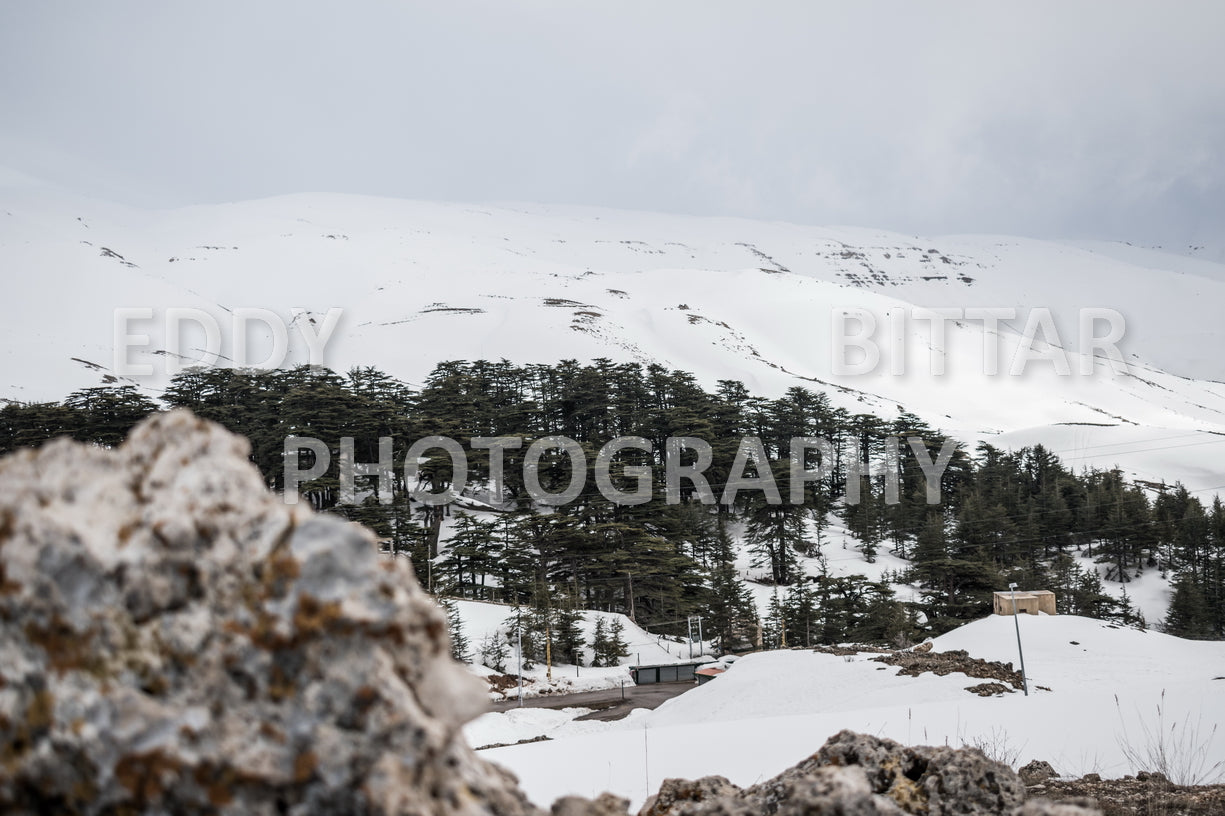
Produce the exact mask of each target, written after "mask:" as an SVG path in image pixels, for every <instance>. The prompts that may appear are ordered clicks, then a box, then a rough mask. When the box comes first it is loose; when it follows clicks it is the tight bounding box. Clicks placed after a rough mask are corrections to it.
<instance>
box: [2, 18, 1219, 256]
mask: <svg viewBox="0 0 1225 816" xmlns="http://www.w3.org/2000/svg"><path fill="white" fill-rule="evenodd" d="M1223 43H1225V3H1220V2H1217V0H1208V1H1206V2H1180V3H1155V2H1129V1H1121V0H1108V1H1107V0H1102V2H1086V3H1075V2H1067V0H1060V2H1050V3H1043V2H1032V1H1031V0H1025V2H1017V3H1012V4H1007V5H1005V4H998V3H986V2H964V3H935V2H924V3H919V2H896V3H850V2H846V3H838V4H834V3H817V2H791V3H781V2H780V3H749V2H741V3H735V4H733V3H722V2H710V0H702V2H671V3H669V2H658V0H652V2H627V1H626V0H605V2H599V3H594V2H575V1H574V0H567V2H503V1H502V0H499V1H498V2H487V3H465V2H446V3H442V2H439V3H429V4H426V3H409V2H386V3H368V2H346V3H334V4H324V3H320V2H314V0H294V1H293V2H246V0H244V2H217V1H216V0H210V2H199V1H198V0H193V2H190V3H185V2H184V3H178V2H175V3H167V2H156V1H155V0H148V2H127V1H126V0H108V2H104V3H99V2H94V0H80V1H79V2H58V1H57V0H39V1H38V2H26V3H18V2H4V3H2V4H0V111H2V112H3V113H2V114H0V164H2V165H7V166H9V167H11V168H13V169H17V170H20V171H23V172H26V173H29V174H32V175H35V176H39V177H42V178H45V179H49V180H52V181H55V182H58V183H62V184H65V185H67V186H70V187H73V188H75V189H78V190H81V191H83V192H87V193H90V194H94V195H102V196H106V197H109V198H112V199H118V200H122V201H126V202H128V203H135V204H141V205H154V206H164V205H182V204H195V203H211V202H220V201H229V200H238V199H246V198H254V197H260V196H267V195H275V194H280V193H289V192H305V191H328V192H351V193H369V194H376V195H387V196H397V197H405V198H421V199H445V200H470V201H505V200H516V201H535V202H542V203H577V204H594V205H604V206H613V207H624V208H630V209H646V210H663V211H669V212H683V213H695V214H723V215H741V216H747V217H753V218H768V219H780V220H787V221H795V222H800V223H813V224H854V225H862V226H873V227H884V228H889V229H895V230H900V231H904V232H920V233H926V234H934V233H950V232H1004V233H1014V234H1023V235H1032V236H1037V237H1101V238H1117V239H1126V240H1133V241H1136V242H1147V243H1165V244H1166V245H1167V246H1172V245H1174V244H1176V243H1177V242H1180V241H1181V242H1185V241H1189V240H1201V241H1203V240H1206V241H1208V242H1209V243H1216V244H1220V243H1225V241H1223V240H1222V232H1223V227H1222V225H1225V160H1223V156H1222V154H1223V152H1225V57H1223V56H1222V54H1225V46H1223V45H1222V44H1223Z"/></svg>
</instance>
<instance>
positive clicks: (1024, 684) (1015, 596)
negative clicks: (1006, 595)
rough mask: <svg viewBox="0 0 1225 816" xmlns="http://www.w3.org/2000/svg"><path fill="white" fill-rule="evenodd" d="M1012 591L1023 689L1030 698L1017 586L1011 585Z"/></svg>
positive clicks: (1009, 586) (1013, 620) (1013, 615)
mask: <svg viewBox="0 0 1225 816" xmlns="http://www.w3.org/2000/svg"><path fill="white" fill-rule="evenodd" d="M1008 588H1009V589H1010V590H1012V622H1013V623H1014V624H1015V625H1016V627H1017V654H1018V655H1020V656H1021V688H1022V690H1024V692H1025V696H1026V697H1028V696H1029V681H1028V680H1026V679H1025V652H1024V651H1022V650H1021V622H1020V621H1019V620H1017V585H1016V584H1009V585H1008Z"/></svg>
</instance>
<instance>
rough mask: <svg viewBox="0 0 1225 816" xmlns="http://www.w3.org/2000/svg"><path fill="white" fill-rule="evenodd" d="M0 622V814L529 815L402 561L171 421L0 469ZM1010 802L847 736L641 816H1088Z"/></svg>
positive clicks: (961, 759)
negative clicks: (467, 730)
mask: <svg viewBox="0 0 1225 816" xmlns="http://www.w3.org/2000/svg"><path fill="white" fill-rule="evenodd" d="M0 624H2V625H0V811H2V812H5V813H39V814H41V813H62V814H134V813H145V814H167V813H169V814H187V813H232V814H333V813H335V814H369V815H370V816H377V815H380V814H440V815H441V814H447V815H448V816H450V815H451V814H457V815H458V814H496V815H497V816H520V814H523V815H524V816H526V815H527V814H531V816H538V814H541V811H539V810H538V809H537V808H535V807H534V806H532V805H531V804H530V803H528V802H527V800H526V798H525V797H524V795H523V794H522V792H521V791H520V790H519V789H518V787H517V784H516V782H515V780H514V778H513V777H512V776H511V775H510V774H509V773H507V772H505V771H502V770H501V769H499V768H497V767H496V766H494V765H491V764H489V763H486V762H484V761H483V760H481V759H480V758H478V757H477V756H476V755H475V754H474V753H473V752H472V751H471V750H470V749H469V748H468V746H467V745H465V744H464V742H463V738H462V736H461V734H460V726H461V725H463V723H465V722H467V721H468V720H470V719H471V718H472V717H474V716H476V715H477V714H479V713H481V712H482V711H483V710H484V708H485V706H486V705H487V702H486V700H485V694H484V691H483V688H482V685H481V684H480V682H479V681H478V680H476V679H475V678H474V677H473V676H472V675H470V674H469V673H468V672H467V671H466V670H465V669H464V668H463V667H462V666H460V665H459V664H457V663H455V662H454V661H452V660H451V658H450V645H449V643H448V639H447V631H446V625H445V621H444V619H443V615H442V613H441V612H440V610H439V609H438V608H437V607H436V606H435V605H434V603H433V602H432V601H431V600H430V599H429V598H428V597H427V596H426V595H425V593H424V592H422V590H421V589H420V588H419V587H418V585H417V583H416V581H415V580H414V579H413V577H412V573H411V570H410V568H409V567H408V566H407V564H406V563H405V562H403V561H400V560H391V559H388V558H386V557H383V556H380V555H379V554H378V552H377V548H376V547H375V544H374V541H373V540H372V538H371V537H370V536H369V535H368V534H366V533H365V532H363V531H362V530H361V528H358V527H356V526H354V525H350V524H348V523H345V522H343V521H341V520H339V519H336V518H330V517H326V516H318V515H314V514H313V513H311V512H310V511H309V510H306V509H304V508H293V507H289V506H287V505H285V504H283V503H282V502H281V500H280V499H279V498H278V497H276V496H274V495H272V494H270V493H268V492H267V491H266V490H265V489H264V486H263V484H262V481H261V479H260V476H259V474H258V473H257V471H256V470H255V468H254V467H252V466H251V465H250V464H249V463H248V461H247V445H246V442H245V441H243V440H242V439H240V438H238V437H235V436H233V435H231V434H229V433H227V432H226V431H225V430H223V429H221V428H220V427H218V426H216V425H213V424H211V423H207V422H203V421H201V420H198V419H196V418H195V417H193V416H192V415H191V414H189V413H187V412H182V411H176V412H172V413H169V414H164V415H160V416H156V417H153V418H151V419H149V420H147V421H146V422H144V423H142V424H141V425H139V426H138V427H137V428H136V429H135V430H134V431H133V433H132V435H131V437H130V438H129V439H128V441H127V442H126V443H125V444H124V445H123V446H122V447H121V448H119V449H118V450H114V451H109V450H102V449H99V448H95V447H90V446H85V445H80V444H77V443H74V442H71V441H67V440H59V441H56V442H53V443H51V444H49V445H47V446H45V447H44V448H42V449H41V450H38V451H22V452H19V453H17V454H14V455H12V456H10V457H8V458H6V459H4V460H2V461H0ZM1024 795H1025V790H1024V787H1023V786H1022V785H1021V783H1020V780H1019V779H1018V777H1017V775H1016V774H1015V773H1014V772H1013V771H1012V770H1011V769H1009V768H1007V767H1006V766H1004V765H1000V764H998V763H994V762H991V761H990V760H988V759H987V758H986V757H984V756H983V755H982V754H980V753H978V752H977V751H974V750H960V751H958V750H952V749H949V748H904V747H902V746H900V745H898V744H896V743H892V742H890V741H888V740H880V739H876V738H874V737H867V736H863V735H857V734H852V733H850V732H843V733H842V734H839V735H837V736H836V737H834V738H832V739H831V740H830V741H829V742H827V743H826V744H825V746H824V747H823V748H822V749H821V750H820V751H819V752H818V753H817V754H815V755H814V756H813V757H811V758H809V759H808V760H806V761H804V762H803V763H801V764H800V765H798V766H796V767H795V768H792V769H790V770H788V771H785V772H784V773H782V774H780V775H779V776H778V777H776V778H774V779H772V780H770V781H768V782H764V783H762V784H760V785H756V786H754V787H752V788H748V789H746V790H742V789H740V788H738V787H736V786H735V785H732V784H731V783H729V782H727V781H726V780H724V779H721V778H718V777H709V778H707V779H703V780H698V781H696V782H684V781H680V780H668V781H667V782H666V783H665V784H664V786H663V788H662V789H661V791H660V792H659V794H657V795H656V796H654V797H652V798H651V799H650V800H649V801H648V802H647V804H646V805H645V806H644V808H643V811H642V813H643V814H647V815H649V816H665V814H671V815H672V816H701V815H705V814H710V815H712V816H713V815H714V814H721V815H723V816H736V815H739V814H743V815H744V816H750V814H779V816H788V815H789V814H796V816H799V814H840V815H841V816H890V815H893V814H900V813H912V814H920V813H921V814H928V815H929V816H942V814H943V815H945V816H953V815H954V814H1008V813H1017V814H1024V816H1080V814H1085V813H1089V812H1090V811H1086V810H1081V809H1080V808H1076V807H1066V806H1053V805H1049V804H1048V803H1044V802H1028V803H1024V805H1023V804H1022V802H1023V799H1024ZM626 804H627V803H626V802H625V801H624V800H622V799H618V798H616V797H613V796H608V795H605V796H602V797H600V798H599V799H597V800H595V801H589V800H586V799H582V798H577V797H568V798H565V799H562V800H560V801H559V802H557V803H556V804H555V805H554V808H553V811H554V813H556V814H557V815H558V816H617V814H621V813H624V812H625V809H626Z"/></svg>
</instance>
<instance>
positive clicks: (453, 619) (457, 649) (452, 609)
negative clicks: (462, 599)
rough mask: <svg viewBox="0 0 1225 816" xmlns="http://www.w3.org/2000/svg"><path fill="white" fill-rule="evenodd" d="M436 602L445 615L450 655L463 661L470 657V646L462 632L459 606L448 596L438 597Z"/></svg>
mask: <svg viewBox="0 0 1225 816" xmlns="http://www.w3.org/2000/svg"><path fill="white" fill-rule="evenodd" d="M438 603H439V604H440V605H441V606H442V609H443V611H444V612H445V613H446V616H447V633H448V634H450V636H451V657H453V658H455V659H456V660H459V661H465V660H467V659H468V658H469V657H471V655H470V654H469V653H470V652H471V646H470V644H469V643H468V637H467V636H466V635H465V634H464V626H463V623H464V622H463V619H462V618H460V615H459V607H458V606H457V605H456V603H455V601H453V600H452V599H450V598H439V599H438Z"/></svg>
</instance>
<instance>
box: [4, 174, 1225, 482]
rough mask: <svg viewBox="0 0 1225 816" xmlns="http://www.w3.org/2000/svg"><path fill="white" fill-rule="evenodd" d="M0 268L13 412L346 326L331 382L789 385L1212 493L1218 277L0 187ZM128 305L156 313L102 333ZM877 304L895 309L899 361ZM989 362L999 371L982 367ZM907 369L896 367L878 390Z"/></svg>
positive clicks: (1117, 259) (1186, 270)
mask: <svg viewBox="0 0 1225 816" xmlns="http://www.w3.org/2000/svg"><path fill="white" fill-rule="evenodd" d="M0 269H3V270H4V281H5V294H6V297H5V301H4V302H5V307H6V308H5V320H4V322H3V326H2V327H0V336H2V337H3V344H2V346H0V348H2V349H3V356H2V357H0V398H4V399H12V400H21V401H38V400H51V399H60V398H62V397H64V396H65V395H66V394H67V393H68V392H69V391H71V390H73V389H76V388H79V387H83V386H88V385H95V384H98V383H99V381H102V380H109V379H111V378H113V377H116V376H119V379H121V380H122V379H124V377H123V376H122V375H120V373H119V372H116V371H115V366H116V363H115V360H116V347H117V340H116V337H117V334H120V335H122V334H127V335H131V337H129V339H128V340H126V341H120V342H121V343H123V344H125V345H128V346H130V348H128V349H127V351H126V352H125V354H126V358H127V362H128V363H130V364H131V365H133V366H140V365H149V366H150V367H151V368H152V370H153V373H152V374H151V375H148V376H143V375H142V376H130V377H128V378H129V379H131V380H132V381H134V382H136V383H137V384H138V385H140V386H141V387H142V388H146V389H148V390H149V391H150V393H156V392H157V391H158V390H159V389H160V387H161V386H162V385H163V384H164V383H165V382H166V379H167V373H168V367H169V365H170V364H171V363H172V362H173V360H172V355H171V354H170V353H169V352H173V351H174V348H173V345H172V342H171V341H172V339H173V338H172V337H169V336H168V335H169V334H177V335H180V336H181V337H182V342H181V344H180V346H181V347H180V348H179V354H180V355H181V357H182V358H183V362H191V361H193V360H200V359H202V358H203V359H207V358H204V357H203V355H202V352H201V349H203V348H204V347H205V346H206V345H207V341H208V338H206V337H205V335H204V333H203V332H202V331H201V330H199V328H198V327H197V326H195V325H194V324H192V323H190V322H188V323H185V324H183V326H184V327H183V328H182V329H181V331H179V332H168V331H167V330H168V325H167V320H166V318H167V310H168V309H176V308H177V309H198V310H203V311H204V312H206V313H207V314H208V315H210V316H211V317H212V319H213V320H215V321H216V325H217V327H218V336H217V338H215V341H216V344H217V349H218V350H219V351H220V361H221V363H222V364H225V363H226V361H228V360H233V359H234V355H235V348H234V342H235V337H236V335H237V334H238V332H237V331H236V329H235V324H234V318H235V315H236V314H241V311H240V310H242V309H260V310H267V311H266V312H265V313H264V314H265V316H267V315H268V314H269V313H271V314H272V315H274V316H275V317H276V318H277V322H280V321H283V322H284V323H285V324H286V325H289V324H291V323H294V324H295V325H290V327H289V329H288V331H287V338H288V353H287V354H286V356H285V358H284V362H285V363H286V364H289V363H294V362H304V361H306V359H307V358H308V355H307V351H308V348H307V346H306V344H305V343H304V341H303V340H302V336H301V335H300V333H299V331H298V330H297V327H302V328H308V327H309V328H310V330H311V331H314V332H319V331H321V330H322V327H324V326H325V325H326V315H327V314H328V312H329V310H333V309H341V310H343V311H342V312H341V314H340V318H339V322H338V323H337V324H336V327H335V331H334V333H333V334H332V335H331V337H330V339H329V340H328V341H327V343H326V347H325V353H324V355H323V358H322V362H323V363H324V364H326V365H328V366H329V367H332V368H334V369H337V370H342V371H343V370H344V369H346V368H348V367H350V366H353V365H373V366H376V367H379V368H381V369H383V370H385V371H387V372H388V373H390V374H392V375H394V376H397V377H399V378H401V379H404V380H406V381H409V382H420V381H421V379H422V378H423V377H424V376H425V374H427V373H428V372H429V370H430V369H431V368H432V367H433V366H434V364H435V363H437V362H438V361H441V360H452V359H477V358H489V359H498V358H507V359H510V360H513V361H517V362H536V361H555V360H557V359H560V358H575V359H580V360H584V359H591V358H597V357H608V358H612V359H613V360H618V361H620V360H639V361H655V362H659V363H662V364H664V365H667V366H670V367H674V368H679V369H684V370H688V371H692V372H694V373H695V374H696V375H697V376H698V377H699V379H700V380H702V382H703V383H704V384H707V385H713V384H714V382H715V381H717V380H719V379H739V380H742V381H744V382H745V383H746V385H747V386H748V387H749V388H750V390H752V391H754V392H756V393H759V394H761V395H764V396H772V395H778V394H780V393H781V392H782V391H783V390H785V389H786V388H787V387H790V386H792V385H804V386H807V387H809V388H813V389H816V390H821V391H824V392H826V393H827V394H829V396H830V398H831V400H832V401H833V402H834V403H835V404H836V405H842V406H844V407H846V408H848V409H849V410H852V411H856V412H870V413H876V414H880V415H883V416H892V415H896V413H897V412H898V410H899V408H905V409H906V410H909V411H912V412H913V413H916V414H918V415H919V416H920V417H922V418H923V419H925V420H926V421H927V422H928V423H929V424H931V425H933V426H937V427H940V428H942V429H944V430H945V431H947V432H949V433H951V434H953V435H955V436H957V437H959V438H961V439H963V440H965V441H966V442H968V443H971V444H972V443H973V442H975V441H977V440H980V439H986V440H989V441H991V442H993V443H994V444H997V445H1001V446H1010V445H1022V444H1032V443H1035V442H1042V443H1044V444H1046V445H1047V446H1048V447H1049V448H1051V449H1053V450H1054V451H1056V452H1057V453H1059V454H1060V455H1061V456H1062V457H1063V458H1064V459H1065V461H1067V462H1068V463H1069V464H1070V465H1072V466H1073V467H1077V468H1079V467H1081V466H1085V465H1095V466H1099V467H1110V466H1113V465H1116V464H1117V465H1119V466H1120V467H1122V468H1123V469H1124V471H1125V472H1127V473H1128V474H1129V475H1130V476H1132V477H1134V478H1139V479H1145V480H1150V481H1163V480H1164V481H1166V482H1172V481H1174V480H1181V481H1183V482H1184V483H1185V484H1187V486H1188V487H1189V488H1191V489H1194V490H1201V491H1208V490H1210V489H1213V488H1218V487H1221V486H1222V485H1225V475H1223V474H1222V471H1221V469H1220V467H1219V466H1218V464H1217V463H1218V462H1219V460H1220V456H1221V454H1222V453H1223V452H1225V384H1223V383H1222V382H1221V381H1222V380H1225V363H1222V362H1221V360H1220V358H1219V357H1218V356H1217V350H1218V349H1219V348H1220V347H1221V340H1222V339H1223V337H1225V329H1222V326H1221V323H1220V321H1219V320H1218V318H1217V314H1216V313H1217V310H1218V309H1219V307H1220V304H1222V303H1225V265H1222V264H1216V263H1210V262H1207V261H1204V260H1197V259H1194V258H1190V257H1184V256H1178V255H1171V254H1165V253H1161V252H1158V251H1154V250H1147V249H1141V248H1135V247H1131V246H1127V245H1114V244H1109V245H1107V244H1098V243H1079V244H1073V243H1067V242H1044V241H1036V240H1030V239H1023V238H1009V237H999V236H944V237H916V236H906V235H898V234H890V233H885V232H878V231H872V230H864V229H852V228H818V227H806V226H797V225H792V224H783V223H766V222H754V221H745V220H734V219H719V218H693V217H682V216H674V215H661V214H653V213H640V212H620V211H611V210H598V209H589V208H578V207H565V208H563V207H543V206H527V205H522V206H521V205H508V206H496V207H495V206H489V205H465V204H438V203H425V202H416V201H400V200H388V199H377V198H367V197H357V196H343V195H324V194H309V195H294V196H284V197H278V198H272V199H266V200H259V201H250V202H242V203H234V204H226V205H217V206H206V207H192V208H186V209H178V210H170V211H145V210H136V209H131V208H127V207H123V206H118V205H113V204H109V203H105V202H99V201H95V200H89V199H84V198H80V197H77V196H74V195H72V194H69V193H66V192H64V191H62V190H57V189H55V188H52V187H49V186H48V185H45V184H41V183H39V182H37V181H36V180H32V179H29V178H26V177H22V176H19V175H18V174H15V173H12V172H2V173H0ZM947 308H955V309H961V310H965V309H967V308H980V309H1001V308H1011V309H1014V310H1015V313H1016V318H1015V319H1013V320H1011V321H1005V322H1001V323H1000V324H999V325H998V326H994V327H992V326H991V325H989V324H988V323H987V322H986V321H983V320H975V319H966V318H965V317H963V318H962V319H960V320H951V321H949V322H948V324H947V326H946V329H947V337H946V339H945V342H944V343H943V347H944V349H945V352H946V353H945V354H944V355H940V354H939V353H937V352H933V351H932V347H933V345H934V346H936V347H940V346H941V344H940V343H939V339H938V338H937V337H934V336H933V330H932V329H931V327H930V324H929V321H927V320H925V319H924V317H925V316H930V312H929V311H927V310H930V309H947ZM1095 308H1096V309H1111V310H1114V311H1116V312H1117V313H1118V314H1119V315H1121V316H1122V317H1123V318H1124V319H1125V320H1126V331H1125V333H1124V335H1123V337H1122V339H1121V340H1119V341H1118V343H1117V346H1118V348H1119V351H1120V353H1121V354H1122V355H1123V358H1124V360H1125V361H1126V363H1127V366H1128V369H1129V370H1128V373H1126V374H1121V375H1114V374H1112V373H1110V369H1111V365H1110V364H1109V362H1108V360H1107V359H1105V357H1104V356H1102V352H1098V354H1097V357H1096V358H1095V359H1094V360H1092V361H1091V362H1090V363H1089V364H1088V369H1089V370H1091V371H1092V372H1093V373H1092V374H1090V375H1083V374H1079V373H1077V372H1079V371H1080V370H1081V369H1080V364H1081V351H1082V350H1083V344H1082V343H1081V342H1080V337H1079V336H1078V315H1079V314H1080V310H1082V309H1095ZM117 309H145V310H152V311H151V312H147V313H150V314H152V315H153V317H152V318H151V319H148V320H143V319H142V320H132V321H129V322H128V323H127V324H125V325H123V326H121V327H120V329H119V330H117V327H116V310H117ZM848 310H860V311H867V312H869V313H871V314H872V315H874V316H876V317H877V318H878V322H879V324H880V325H879V326H878V334H877V341H878V344H879V347H880V349H881V350H882V355H883V357H882V364H881V365H880V366H878V367H877V369H876V370H874V371H872V372H871V373H866V374H838V373H835V372H836V370H837V369H836V366H835V363H836V361H837V360H836V353H835V352H836V349H835V347H834V346H833V342H832V339H831V337H832V332H833V331H834V330H835V328H836V327H837V326H838V325H841V324H840V323H838V318H837V316H838V315H840V314H842V313H845V312H847V311H848ZM890 310H895V311H896V310H904V313H905V314H906V315H907V319H906V323H905V325H904V327H903V329H902V331H900V332H899V337H900V338H901V339H900V340H899V342H898V343H897V344H891V341H890V340H889V337H888V336H887V335H888V330H889V329H890V327H891V325H892V324H891V323H889V318H888V317H887V316H888V315H889V314H890ZM1038 310H1048V311H1049V314H1050V316H1051V319H1052V323H1051V324H1050V326H1048V327H1047V328H1048V329H1049V328H1052V327H1053V328H1054V329H1055V330H1056V331H1057V333H1058V337H1057V338H1055V337H1050V336H1044V335H1042V334H1039V338H1040V339H1050V340H1056V341H1057V342H1059V343H1060V344H1062V345H1063V346H1064V347H1065V348H1066V349H1067V350H1068V360H1069V364H1070V369H1071V371H1072V372H1073V373H1072V374H1070V375H1068V376H1061V375H1060V374H1058V373H1057V372H1056V371H1055V370H1054V366H1053V365H1052V364H1051V363H1050V362H1049V361H1046V360H1037V361H1030V362H1029V363H1028V364H1027V366H1026V367H1025V371H1024V374H1023V375H1019V376H1013V375H1010V374H1009V373H1008V371H1009V368H1010V365H1011V364H1012V362H1013V361H1014V360H1016V359H1018V358H1017V352H1018V350H1019V349H1022V347H1023V346H1024V341H1023V340H1022V333H1023V330H1024V328H1025V326H1026V323H1027V322H1029V321H1030V320H1031V319H1035V315H1037V314H1038ZM962 314H963V315H964V312H962ZM848 325H850V324H848ZM1097 333H1098V334H1102V333H1103V331H1102V330H1101V328H1100V327H1099V328H1098V330H1097ZM141 335H148V340H147V343H148V345H141V344H143V343H145V342H146V341H145V340H144V339H142V338H141V337H140V336H141ZM250 338H251V341H250V345H249V351H248V354H247V355H246V356H245V358H244V359H245V360H246V361H248V362H260V361H263V360H265V359H269V356H270V352H271V351H272V350H273V338H274V335H273V333H272V332H271V331H270V330H269V329H267V328H266V327H265V326H264V324H262V323H259V322H258V321H257V322H253V323H251V324H250ZM995 342H998V355H996V356H997V358H998V369H999V371H998V373H994V374H993V373H989V371H988V370H987V369H986V367H985V364H984V349H991V348H994V346H992V343H995ZM899 348H904V350H905V353H906V370H905V373H903V374H896V373H894V372H893V370H892V369H893V367H894V363H895V361H896V360H897V359H899V358H898V357H897V355H896V353H892V352H895V351H896V350H897V349H899ZM1034 348H1036V349H1038V350H1039V352H1049V349H1046V347H1044V346H1042V344H1041V343H1039V344H1037V345H1036V346H1034ZM891 353H892V354H891ZM273 359H275V357H273ZM847 359H848V361H853V359H854V352H852V353H851V355H850V356H849V357H847ZM934 360H942V362H943V368H944V373H943V374H937V375H933V374H932V373H931V364H932V361H934Z"/></svg>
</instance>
